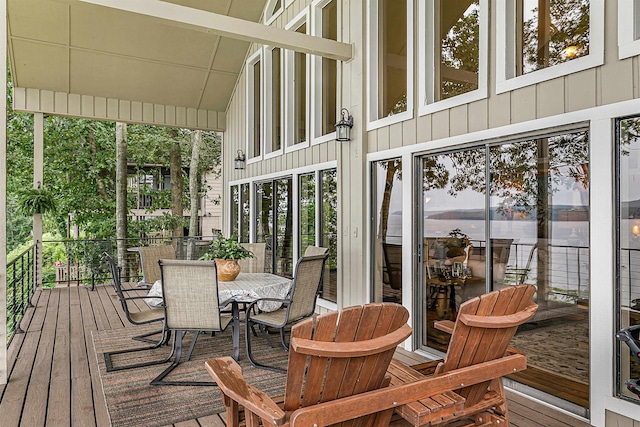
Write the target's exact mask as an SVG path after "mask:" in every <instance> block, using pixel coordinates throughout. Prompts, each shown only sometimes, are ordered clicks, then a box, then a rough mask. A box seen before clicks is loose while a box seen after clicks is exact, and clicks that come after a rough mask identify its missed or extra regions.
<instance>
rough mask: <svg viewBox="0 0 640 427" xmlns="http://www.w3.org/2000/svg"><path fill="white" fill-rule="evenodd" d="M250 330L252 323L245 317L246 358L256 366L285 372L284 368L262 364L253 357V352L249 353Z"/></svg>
mask: <svg viewBox="0 0 640 427" xmlns="http://www.w3.org/2000/svg"><path fill="white" fill-rule="evenodd" d="M251 330H253V324H251V322H250V321H249V320H248V319H247V324H246V325H245V329H244V331H245V343H246V346H247V359H249V363H251V364H252V365H253V366H255V367H256V368H262V369H268V370H270V371H275V372H281V373H286V372H287V370H286V369H281V368H276V367H275V366H269V365H264V364H262V363H260V362H258V361H256V360H255V359H254V358H253V354H252V353H251Z"/></svg>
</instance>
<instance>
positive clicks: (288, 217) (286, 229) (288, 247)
mask: <svg viewBox="0 0 640 427" xmlns="http://www.w3.org/2000/svg"><path fill="white" fill-rule="evenodd" d="M275 188H276V194H275V199H274V204H275V212H276V229H275V230H274V231H275V239H274V243H275V247H274V253H275V257H274V260H273V262H274V264H273V265H274V271H275V273H276V274H279V275H282V276H287V277H293V268H294V262H293V209H292V208H293V205H292V203H291V190H292V182H291V178H285V179H281V180H277V181H275Z"/></svg>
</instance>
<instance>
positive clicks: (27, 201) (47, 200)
mask: <svg viewBox="0 0 640 427" xmlns="http://www.w3.org/2000/svg"><path fill="white" fill-rule="evenodd" d="M18 209H20V211H21V212H22V213H23V214H24V215H27V216H33V215H36V214H44V213H48V212H55V211H56V199H55V197H54V195H53V193H51V192H50V191H49V190H47V189H46V188H42V187H38V188H27V189H24V190H21V191H20V192H19V193H18Z"/></svg>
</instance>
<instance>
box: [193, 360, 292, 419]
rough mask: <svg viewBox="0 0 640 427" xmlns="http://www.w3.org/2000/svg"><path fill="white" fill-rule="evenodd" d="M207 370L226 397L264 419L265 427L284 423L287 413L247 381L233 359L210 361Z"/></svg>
mask: <svg viewBox="0 0 640 427" xmlns="http://www.w3.org/2000/svg"><path fill="white" fill-rule="evenodd" d="M205 368H206V369H207V372H209V375H211V377H213V379H214V380H215V382H216V383H217V384H218V387H219V388H220V391H222V393H224V395H225V396H228V397H229V398H230V399H231V400H234V401H235V402H237V403H239V404H240V405H242V406H244V407H245V411H249V412H252V413H254V414H256V415H257V416H259V417H260V418H262V420H263V422H264V424H265V425H268V424H271V425H281V424H283V423H284V420H285V412H284V411H283V410H282V409H281V408H280V407H279V406H278V405H277V404H276V403H275V402H274V401H273V400H272V399H271V398H270V397H269V396H268V395H267V394H266V393H264V392H262V391H260V390H258V389H257V388H255V387H253V386H252V385H251V384H249V383H247V382H246V381H245V379H244V377H243V376H242V368H241V367H240V365H238V363H236V361H235V360H233V359H232V358H231V357H221V358H218V359H211V360H208V361H206V362H205Z"/></svg>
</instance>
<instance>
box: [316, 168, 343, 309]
mask: <svg viewBox="0 0 640 427" xmlns="http://www.w3.org/2000/svg"><path fill="white" fill-rule="evenodd" d="M337 183H338V172H337V170H336V169H327V170H323V171H320V185H321V188H320V194H319V197H318V199H319V200H320V212H321V214H320V215H321V217H320V236H319V237H320V239H319V243H320V246H321V247H323V248H328V249H329V259H327V264H326V267H325V272H324V275H323V276H322V290H321V292H320V297H321V298H322V299H325V300H327V301H332V302H337V301H338V192H337V188H338V185H337Z"/></svg>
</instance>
